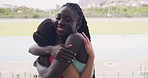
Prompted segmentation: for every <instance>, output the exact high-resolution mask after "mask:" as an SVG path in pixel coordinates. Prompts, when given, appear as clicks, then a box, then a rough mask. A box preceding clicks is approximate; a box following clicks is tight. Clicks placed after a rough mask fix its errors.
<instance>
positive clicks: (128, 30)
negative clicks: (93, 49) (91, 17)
mask: <svg viewBox="0 0 148 78" xmlns="http://www.w3.org/2000/svg"><path fill="white" fill-rule="evenodd" d="M88 25H89V28H90V32H91V34H148V21H98V22H93V21H91V22H89V23H88Z"/></svg>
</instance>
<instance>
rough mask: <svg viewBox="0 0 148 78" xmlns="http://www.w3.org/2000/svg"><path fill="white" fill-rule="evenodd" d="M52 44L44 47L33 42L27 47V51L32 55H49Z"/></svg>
mask: <svg viewBox="0 0 148 78" xmlns="http://www.w3.org/2000/svg"><path fill="white" fill-rule="evenodd" d="M52 47H53V46H45V47H40V46H39V45H38V44H34V45H32V46H31V47H30V48H29V53H31V54H33V55H37V56H39V55H49V54H51V53H50V52H52V51H51V48H52Z"/></svg>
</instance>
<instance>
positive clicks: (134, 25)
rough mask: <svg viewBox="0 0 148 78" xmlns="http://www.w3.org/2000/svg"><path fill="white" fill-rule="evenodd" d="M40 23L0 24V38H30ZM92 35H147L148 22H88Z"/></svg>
mask: <svg viewBox="0 0 148 78" xmlns="http://www.w3.org/2000/svg"><path fill="white" fill-rule="evenodd" d="M39 23H40V22H37V21H36V22H0V36H31V35H32V33H33V32H34V31H35V30H36V28H37V26H38V24H39ZM88 25H89V30H90V33H91V34H92V35H98V34H148V21H103V20H96V19H95V20H93V19H92V20H89V19H88Z"/></svg>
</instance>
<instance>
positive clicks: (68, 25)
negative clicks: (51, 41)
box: [36, 6, 87, 78]
mask: <svg viewBox="0 0 148 78" xmlns="http://www.w3.org/2000/svg"><path fill="white" fill-rule="evenodd" d="M55 24H56V26H57V35H58V39H57V45H59V44H65V45H64V46H59V47H60V49H59V50H58V51H62V50H64V51H72V52H75V54H77V56H76V59H77V60H78V61H80V62H82V63H86V62H87V53H86V51H85V47H84V43H83V38H82V35H80V34H79V33H77V32H76V28H77V26H78V15H77V13H76V12H74V11H73V10H71V9H70V8H68V7H66V6H65V7H62V8H61V9H60V10H59V12H58V14H57V18H56V21H55ZM69 45H72V47H70V48H67V46H69ZM59 47H58V48H59ZM51 51H55V50H52V49H51ZM47 53H48V52H47ZM55 53H56V52H55ZM45 54H46V53H45ZM53 55H54V54H53ZM70 64H71V62H61V61H59V60H57V59H54V60H53V61H52V64H51V65H50V66H49V67H45V66H43V65H41V64H39V63H37V64H36V66H37V69H38V72H39V74H40V75H41V77H42V78H58V77H59V76H61V75H62V73H63V72H64V71H65V70H66V68H68V66H69V65H70ZM59 69H60V70H59Z"/></svg>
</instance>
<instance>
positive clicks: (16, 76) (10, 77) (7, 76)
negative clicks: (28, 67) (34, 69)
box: [0, 72, 41, 78]
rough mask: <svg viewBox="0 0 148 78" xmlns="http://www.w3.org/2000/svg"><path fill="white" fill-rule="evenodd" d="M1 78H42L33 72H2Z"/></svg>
mask: <svg viewBox="0 0 148 78" xmlns="http://www.w3.org/2000/svg"><path fill="white" fill-rule="evenodd" d="M0 78H41V77H40V76H39V75H38V74H37V73H31V72H20V73H19V72H0Z"/></svg>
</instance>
